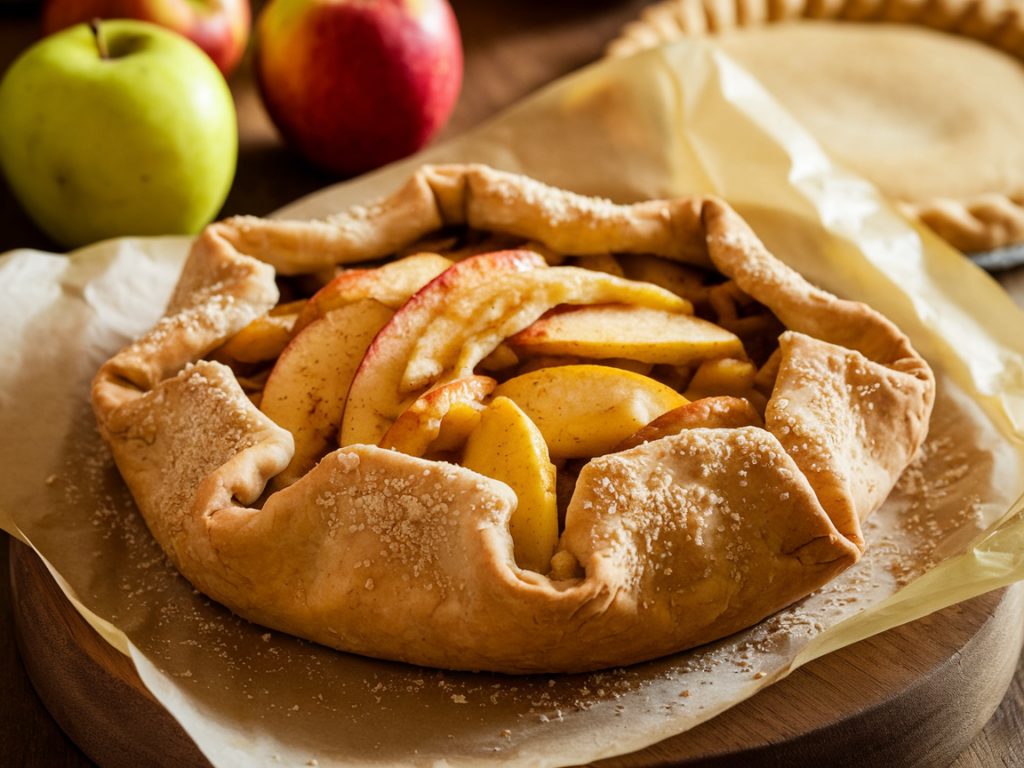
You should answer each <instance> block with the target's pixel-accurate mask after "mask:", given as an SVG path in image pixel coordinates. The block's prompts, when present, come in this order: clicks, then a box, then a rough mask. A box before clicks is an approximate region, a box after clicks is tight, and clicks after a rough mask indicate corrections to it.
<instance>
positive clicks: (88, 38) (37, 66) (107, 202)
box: [0, 19, 238, 248]
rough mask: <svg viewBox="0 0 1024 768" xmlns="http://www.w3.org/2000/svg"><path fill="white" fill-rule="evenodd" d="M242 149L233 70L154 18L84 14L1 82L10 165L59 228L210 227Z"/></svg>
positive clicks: (79, 240)
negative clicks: (227, 71)
mask: <svg viewBox="0 0 1024 768" xmlns="http://www.w3.org/2000/svg"><path fill="white" fill-rule="evenodd" d="M237 157H238V130H237V125H236V118H235V109H234V104H233V102H232V99H231V93H230V91H229V90H228V87H227V83H226V82H225V80H224V77H223V76H222V75H221V73H220V71H218V69H217V67H216V66H215V65H214V64H213V62H212V61H211V60H210V58H209V57H208V56H206V54H204V53H203V52H202V51H201V50H200V49H199V48H198V47H197V46H196V45H195V44H193V43H191V42H190V41H188V40H186V39H185V38H184V37H182V36H181V35H178V34H176V33H174V32H170V31H168V30H165V29H163V28H161V27H158V26H156V25H154V24H150V23H147V22H141V21H134V20H127V19H125V20H112V21H103V22H95V23H94V24H93V25H92V26H89V25H86V24H80V25H77V26H74V27H70V28H68V29H66V30H64V31H62V32H58V33H56V34H53V35H50V36H49V37H46V38H44V39H42V40H41V41H39V42H38V43H36V44H35V45H34V46H32V47H31V48H29V49H28V50H27V51H25V52H24V53H23V54H22V55H21V56H20V57H19V58H18V59H17V60H16V61H15V62H14V64H12V65H11V68H10V69H9V70H8V71H7V73H6V75H5V76H4V79H3V81H2V82H0V167H2V168H3V171H4V174H5V175H6V177H7V181H8V183H9V184H10V186H11V189H12V191H13V192H14V195H15V197H16V198H17V199H18V200H19V202H20V203H21V204H22V206H23V207H24V208H25V210H26V212H27V213H28V214H29V216H30V217H31V218H32V219H33V220H34V221H35V222H36V224H37V225H38V226H39V227H40V228H41V229H42V230H43V231H44V232H46V233H47V234H48V235H49V236H50V237H52V238H53V239H54V240H56V241H57V242H58V243H60V244H61V245H63V246H65V247H69V248H72V247H77V246H80V245H85V244H87V243H91V242H94V241H96V240H101V239H104V238H108V237H118V236H122V235H168V234H192V233H195V232H198V231H199V230H200V229H201V228H202V227H203V226H204V225H205V224H207V223H208V222H209V221H211V220H212V219H213V217H214V216H215V215H216V214H217V212H218V211H219V210H220V207H221V205H223V203H224V199H225V198H226V197H227V193H228V190H229V189H230V187H231V182H232V180H233V179H234V173H235V163H236V161H237Z"/></svg>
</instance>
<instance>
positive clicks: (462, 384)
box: [380, 376, 498, 457]
mask: <svg viewBox="0 0 1024 768" xmlns="http://www.w3.org/2000/svg"><path fill="white" fill-rule="evenodd" d="M496 386H498V382H497V381H495V380H494V379H492V378H491V377H490V376H468V377H467V378H465V379H458V380H456V381H450V382H448V383H447V384H442V385H441V386H439V387H437V388H436V389H431V390H430V391H429V392H427V393H426V394H424V395H423V396H421V397H419V398H417V399H416V401H415V402H414V403H413V404H412V405H410V406H409V407H408V408H406V409H405V412H404V413H403V414H402V415H401V416H399V417H398V419H397V421H395V423H394V424H392V425H391V429H389V430H388V431H387V434H385V435H384V437H383V438H382V439H381V441H380V447H381V448H391V449H392V450H395V451H400V452H401V453H405V454H408V455H409V456H416V457H421V456H423V455H425V454H426V452H427V449H428V448H429V447H430V444H431V443H432V442H434V440H436V439H437V437H438V436H439V435H440V432H441V425H442V423H443V420H444V417H445V416H447V415H448V412H449V411H450V410H451V409H452V407H453V406H454V405H456V404H463V405H469V406H473V407H475V408H476V409H477V410H483V407H484V406H483V401H484V398H485V397H487V396H488V395H489V394H491V392H493V391H494V388H495V387H496Z"/></svg>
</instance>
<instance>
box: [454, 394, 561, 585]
mask: <svg viewBox="0 0 1024 768" xmlns="http://www.w3.org/2000/svg"><path fill="white" fill-rule="evenodd" d="M462 466H464V467H467V468H468V469H472V470H474V471H476V472H479V473H480V474H481V475H486V476H487V477H490V478H493V479H494V480H500V481H501V482H503V483H505V484H506V485H508V486H509V487H510V488H511V489H512V490H513V491H515V493H516V497H517V498H518V500H519V503H518V504H517V505H516V508H515V511H514V512H513V513H512V517H511V519H510V520H509V532H510V533H511V534H512V544H513V549H514V553H515V559H516V564H517V565H518V566H519V567H520V568H525V569H527V570H531V571H536V572H538V573H547V572H548V571H549V570H551V556H552V555H554V553H555V547H556V546H557V545H558V507H557V504H556V502H555V465H554V464H552V463H551V460H550V458H549V457H548V449H547V445H546V444H545V442H544V436H543V435H542V434H541V432H540V430H539V429H537V426H536V425H535V424H534V423H533V422H532V421H531V420H530V418H529V416H527V415H526V414H525V413H524V412H523V410H522V409H521V408H519V407H518V406H517V405H516V404H515V403H514V402H512V401H511V400H509V399H508V398H507V397H498V398H495V399H494V402H492V403H491V404H490V405H489V406H488V407H487V408H486V409H485V410H484V411H483V413H481V414H480V424H479V426H477V428H476V429H474V430H473V431H472V432H471V433H470V434H469V438H468V439H467V441H466V447H465V451H464V453H463V458H462Z"/></svg>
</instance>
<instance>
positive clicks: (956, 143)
mask: <svg viewBox="0 0 1024 768" xmlns="http://www.w3.org/2000/svg"><path fill="white" fill-rule="evenodd" d="M785 21H836V22H838V21H842V22H894V23H898V24H905V25H914V26H917V27H922V28H927V29H931V30H936V31H941V32H948V33H951V34H954V35H957V36H960V37H962V38H966V39H969V40H976V41H978V42H980V43H984V44H985V45H988V46H991V47H992V48H993V49H996V50H998V51H1001V52H1003V53H1006V54H1009V55H1010V56H1012V57H1014V58H1016V59H1019V60H1021V59H1024V7H1021V6H1020V5H1015V4H1003V3H984V2H976V0H900V1H899V2H891V0H856V1H854V2H851V1H850V0H842V1H840V0H664V1H663V2H659V3H655V4H654V5H651V6H648V7H647V8H645V9H644V11H643V12H642V13H641V15H640V17H639V19H637V20H636V21H633V22H630V23H629V24H627V25H626V26H625V27H623V29H622V31H621V34H620V36H619V37H618V38H617V39H615V40H614V41H613V42H612V43H611V44H610V45H609V47H608V54H609V55H611V56H628V55H631V54H633V53H636V52H637V51H640V50H645V49H648V48H653V47H656V46H658V45H661V44H663V43H666V42H671V41H672V40H676V39H679V38H680V37H683V36H694V37H701V36H707V35H722V36H723V37H727V36H728V34H727V33H730V32H733V31H735V30H741V29H754V28H756V27H759V26H763V25H766V24H772V23H775V22H785ZM876 29H877V28H876ZM838 42H839V43H842V42H843V41H841V40H840V41H838ZM911 42H913V41H911ZM946 42H947V43H948V44H952V43H953V42H954V41H946ZM770 44H771V41H767V42H766V45H770ZM780 44H782V45H784V46H786V47H787V48H789V49H792V50H802V47H801V41H800V40H799V39H798V40H796V41H795V42H794V41H793V40H789V41H787V42H785V43H780ZM836 44H837V43H836V42H829V41H821V45H823V46H825V47H828V46H830V45H831V46H835V45H836ZM747 47H748V48H749V46H747ZM896 47H897V48H906V46H905V45H904V46H899V45H897V46H896ZM743 48H744V39H743V38H738V39H737V47H735V48H733V49H730V50H731V52H733V53H737V52H739V51H742V50H743ZM961 50H962V51H963V53H961ZM775 51H776V55H777V57H778V58H777V61H784V60H786V59H785V57H784V55H783V53H781V52H779V49H778V48H775ZM869 53H870V56H869V58H868V59H867V62H868V63H869V64H870V63H871V62H873V61H876V60H878V61H879V62H881V61H882V60H883V59H879V57H880V56H881V53H880V50H879V48H878V46H877V45H874V46H872V47H871V49H870V52H869ZM946 54H947V57H948V56H952V55H954V54H955V55H956V56H957V57H960V56H968V57H971V58H968V59H965V61H969V62H971V63H974V60H975V58H976V56H974V54H972V53H971V52H970V50H969V48H968V47H967V46H957V47H956V48H951V49H950V50H948V51H947V52H946ZM806 55H809V52H805V56H804V57H801V60H800V61H794V63H793V68H794V69H796V70H799V69H801V67H804V70H803V71H804V72H805V73H806V72H807V70H806V64H807V61H806V60H805V57H806ZM928 55H930V52H929V51H926V50H925V49H924V48H922V49H921V50H919V51H916V52H915V54H914V60H915V61H917V62H918V64H917V65H916V66H919V67H924V68H925V70H924V71H923V72H922V76H925V77H926V76H927V67H928V66H929V64H930V63H934V61H933V60H930V59H928V58H927V57H928ZM848 58H850V56H849V54H838V55H837V56H836V59H837V60H838V59H843V60H846V59H848ZM942 58H943V57H942V56H941V55H940V56H939V59H940V60H941V59H942ZM760 60H761V59H760V58H754V59H752V60H751V66H754V62H757V61H760ZM921 62H925V63H921ZM843 66H844V65H843V64H838V65H837V67H838V68H837V70H836V71H837V73H838V72H840V71H841V69H842V67H843ZM858 66H862V65H861V64H858ZM872 66H874V65H872ZM877 66H878V68H879V70H880V72H881V73H882V74H880V77H881V78H882V79H883V80H884V79H885V77H886V74H885V72H886V71H887V70H888V77H889V83H890V84H891V83H894V82H895V81H896V80H897V79H898V78H899V77H900V75H899V74H897V72H898V70H896V69H894V68H892V67H887V66H886V65H884V64H882V63H879V64H878V65H877ZM959 69H961V70H963V71H962V73H961V75H960V77H961V78H963V79H969V78H971V77H972V72H975V67H971V66H966V65H965V66H961V67H959ZM984 71H986V72H989V71H990V70H989V69H988V68H987V67H986V68H985V70H984ZM991 71H993V72H994V73H995V75H996V76H997V79H998V84H996V83H994V84H993V85H992V86H989V85H988V84H987V83H985V82H977V81H976V84H977V86H979V87H981V88H982V92H984V93H989V92H991V95H990V96H984V97H981V96H979V97H978V98H979V99H982V98H987V99H990V101H991V106H992V108H993V109H995V111H996V112H999V113H1000V114H999V115H998V116H996V115H995V114H993V116H992V117H991V120H992V121H993V126H994V128H993V130H992V131H987V132H985V133H984V134H983V135H982V134H981V133H979V134H978V135H977V136H974V138H970V139H968V138H965V137H966V136H969V135H970V131H971V130H972V129H971V128H970V127H969V124H968V123H965V122H964V121H963V120H961V121H960V124H959V125H958V126H957V127H956V129H955V132H954V133H953V134H951V135H950V136H948V137H947V144H948V145H949V146H952V147H957V148H960V149H958V150H957V151H956V152H952V153H948V154H949V156H947V154H945V153H944V152H945V150H944V149H943V147H945V146H946V145H940V144H938V143H937V144H936V146H937V148H938V152H939V154H938V155H937V156H935V157H931V158H927V157H925V158H923V159H922V161H921V162H920V163H917V162H916V161H913V160H911V161H909V162H911V163H912V165H911V166H908V168H907V171H906V174H905V176H903V179H902V181H901V180H900V179H898V178H897V177H896V176H894V174H895V173H897V171H895V170H894V168H897V167H902V164H903V160H898V161H895V163H893V162H887V161H886V159H885V158H878V159H875V158H872V157H871V156H870V155H869V154H862V153H865V152H867V151H868V150H867V149H866V148H867V147H869V146H870V144H869V143H866V141H865V139H864V136H863V135H861V134H858V133H856V132H854V133H852V134H851V145H850V146H849V147H847V146H846V142H845V140H844V139H843V138H842V137H841V136H840V137H839V138H838V139H837V141H839V142H840V143H838V144H836V146H834V147H832V149H833V151H834V152H836V153H837V155H838V159H840V160H841V161H842V162H843V163H844V164H846V165H849V166H851V167H853V168H854V169H855V170H858V171H859V172H861V173H862V174H863V175H865V176H866V177H868V178H869V179H870V180H872V181H875V182H876V183H878V184H879V185H880V187H881V188H882V190H883V191H884V192H886V193H887V194H889V196H890V197H893V198H894V200H895V201H896V202H897V205H898V207H899V208H900V210H901V211H902V212H903V213H904V214H905V215H907V216H908V217H910V218H914V219H917V220H919V221H921V222H923V223H924V224H926V225H928V226H929V227H931V228H932V229H933V230H935V231H936V232H937V233H938V234H939V235H940V236H941V237H942V238H944V239H945V240H946V241H947V242H949V243H950V244H951V245H953V246H954V247H955V248H957V249H959V250H961V251H964V252H968V253H971V252H978V251H985V250H990V249H994V248H999V247H1002V246H1005V245H1008V244H1012V243H1018V242H1024V200H1022V195H1024V188H1022V187H1021V178H1020V175H1021V171H1018V170H1013V171H1008V167H1009V166H1010V165H1013V164H1014V162H1015V159H1016V158H1004V159H1002V160H1000V159H999V157H998V152H999V147H1001V146H1003V142H1002V141H1001V139H1000V137H999V136H998V135H997V134H999V133H1000V130H999V128H998V126H1000V125H1003V126H1006V127H1007V128H1009V126H1010V125H1011V121H1008V120H1007V119H1006V117H1005V115H1004V114H1002V113H1004V112H1006V110H1007V109H1011V108H1012V107H1011V106H1008V105H1011V104H1012V103H1013V102H1015V101H1017V100H1019V96H1011V95H1010V94H1009V93H1007V92H1006V91H1004V90H1002V88H1003V87H1004V85H1005V83H1003V80H1004V79H1005V78H1003V77H1002V76H1001V73H1000V72H998V71H995V70H994V69H993V70H991ZM753 74H755V76H759V77H760V76H763V75H766V74H770V73H767V72H765V71H764V70H763V69H762V70H759V71H754V72H753ZM780 78H782V79H785V81H786V82H787V83H792V82H793V80H794V76H793V74H792V73H791V72H790V71H789V70H788V69H786V71H785V72H783V73H782V74H781V75H780ZM932 79H933V81H934V82H936V87H935V89H934V90H933V92H932V93H931V97H935V98H932V99H931V101H932V103H930V104H929V103H924V104H921V105H919V106H918V107H915V109H917V112H918V113H919V114H921V113H923V112H925V111H927V110H929V109H939V114H938V115H937V118H936V123H935V125H934V126H932V128H930V129H929V130H931V129H934V130H937V131H946V130H947V127H946V124H945V122H943V121H946V112H945V111H943V110H942V108H941V107H942V103H943V102H944V101H947V99H944V98H943V96H944V95H946V96H948V94H949V92H950V90H949V89H950V88H951V87H954V88H955V90H956V91H960V92H976V91H977V90H978V88H971V87H968V88H966V89H964V88H959V87H955V86H951V85H950V82H949V78H948V77H947V76H939V75H936V76H935V77H933V78H932ZM1011 85H1012V84H1011ZM843 87H844V85H843V83H838V82H837V83H836V84H835V91H836V93H837V94H838V93H839V92H840V91H842V90H843ZM787 88H788V86H787ZM798 90H799V88H798V87H797V88H795V89H793V92H794V93H795V92H797V91H798ZM1019 91H1020V86H1019V85H1016V86H1015V88H1014V90H1013V91H1012V92H1013V93H1018V94H1019ZM819 95H820V94H818V93H817V92H816V91H815V92H808V100H809V101H815V102H818V103H819V104H821V105H822V107H823V108H827V102H825V101H822V100H821V99H818V98H817V96H819ZM931 97H928V96H925V97H924V99H925V100H926V101H927V100H928V99H929V98H931ZM883 101H884V100H880V101H879V103H880V104H881V103H883ZM897 101H899V102H900V103H903V104H904V105H906V103H907V102H906V99H897ZM801 103H802V102H801ZM795 106H796V107H799V105H795ZM797 111H798V112H799V111H801V110H800V109H797ZM986 111H991V110H986ZM805 117H806V115H805ZM894 119H895V120H897V121H899V120H900V119H902V118H901V116H900V114H899V112H898V111H897V113H896V114H895V118H894ZM1015 119H1016V120H1017V124H1019V118H1015ZM947 122H948V121H947ZM835 125H837V122H836V117H835V116H833V117H832V118H831V119H829V118H827V117H825V116H823V117H822V119H821V120H820V121H818V120H811V121H810V122H809V123H808V127H809V128H811V129H812V130H814V129H816V128H820V129H821V130H823V131H825V133H823V134H822V136H823V138H824V137H826V136H831V131H832V127H830V126H835ZM1014 125H1016V124H1014ZM857 127H858V128H864V129H869V130H871V131H876V130H877V128H878V127H877V126H857ZM899 130H903V129H902V128H900V127H898V126H894V127H893V131H892V134H891V135H896V133H897V132H898V131H899ZM1010 133H1011V134H1012V135H1013V138H1012V139H1011V140H1012V141H1013V142H1016V138H1015V137H1016V135H1018V134H1017V132H1016V130H1015V129H1011V130H1010ZM884 138H885V139H886V140H888V139H889V138H890V134H886V136H885V137H884ZM931 138H932V137H931V136H922V135H919V136H917V137H916V140H917V145H914V146H908V147H907V150H908V151H907V152H906V155H907V156H908V157H911V156H913V155H915V154H918V153H920V152H921V151H922V150H921V146H926V145H927V143H928V142H929V141H930V140H931ZM880 146H883V147H884V146H885V145H880ZM1014 146H1015V144H1014ZM993 147H994V148H995V149H993ZM974 148H976V149H979V150H981V151H982V153H983V154H984V156H985V160H984V162H979V161H978V159H977V158H975V157H974V154H975V153H974V151H973V149H974ZM965 149H966V151H964V150H965ZM957 154H959V155H960V156H961V158H962V159H963V162H962V163H961V162H958V160H957V157H956V155H957ZM989 156H994V157H995V158H996V160H995V162H994V164H991V163H990V162H989V161H988V158H989ZM990 165H991V172H989V173H986V172H985V170H984V169H985V168H988V167H989V166H990ZM933 177H934V178H935V182H936V183H935V184H932V185H929V180H930V179H932V178H933ZM964 179H967V180H970V179H977V183H976V184H969V183H964V182H963V180H964ZM978 185H980V186H981V188H980V189H975V188H974V187H975V186H978ZM954 186H956V187H958V188H959V187H960V186H963V189H958V192H957V193H956V194H952V193H951V189H952V188H953V187H954Z"/></svg>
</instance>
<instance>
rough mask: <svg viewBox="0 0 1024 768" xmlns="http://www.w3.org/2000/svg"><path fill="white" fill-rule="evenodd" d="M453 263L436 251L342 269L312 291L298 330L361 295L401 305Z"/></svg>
mask: <svg viewBox="0 0 1024 768" xmlns="http://www.w3.org/2000/svg"><path fill="white" fill-rule="evenodd" d="M451 265H452V262H451V260H449V259H446V258H445V257H444V256H439V255H437V254H436V253H416V254H413V255H412V256H406V257H405V258H404V259H399V260H398V261H393V262H391V263H389V264H385V265H384V266H382V267H378V268H376V269H350V270H348V271H346V272H342V273H341V274H340V275H338V276H337V277H336V278H334V279H333V280H331V282H329V283H328V284H327V285H325V286H324V287H323V288H321V289H320V290H319V291H317V292H316V293H315V294H313V297H312V298H311V299H310V300H309V303H308V304H306V307H305V309H303V311H302V312H301V313H300V314H299V319H298V320H297V321H296V322H295V332H296V333H298V332H299V331H301V330H302V329H303V328H305V327H306V326H307V325H309V324H310V323H312V322H313V321H314V320H316V319H317V318H319V317H323V316H324V315H325V314H327V313H328V312H330V311H331V310H332V309H337V308H338V307H342V306H344V305H346V304H351V303H352V302H353V301H358V300H359V299H376V300H377V301H379V302H380V303H381V304H383V305H384V306H386V307H389V308H390V309H393V310H395V309H398V308H399V307H401V306H402V305H403V304H405V302H407V301H408V300H409V297H410V296H412V295H413V294H414V293H416V291H418V290H419V289H420V288H422V287H423V286H424V285H426V284H427V283H429V282H430V281H431V280H433V279H434V278H435V277H437V276H438V275H440V274H441V273H442V272H444V271H445V270H446V269H448V267H450V266H451Z"/></svg>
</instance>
